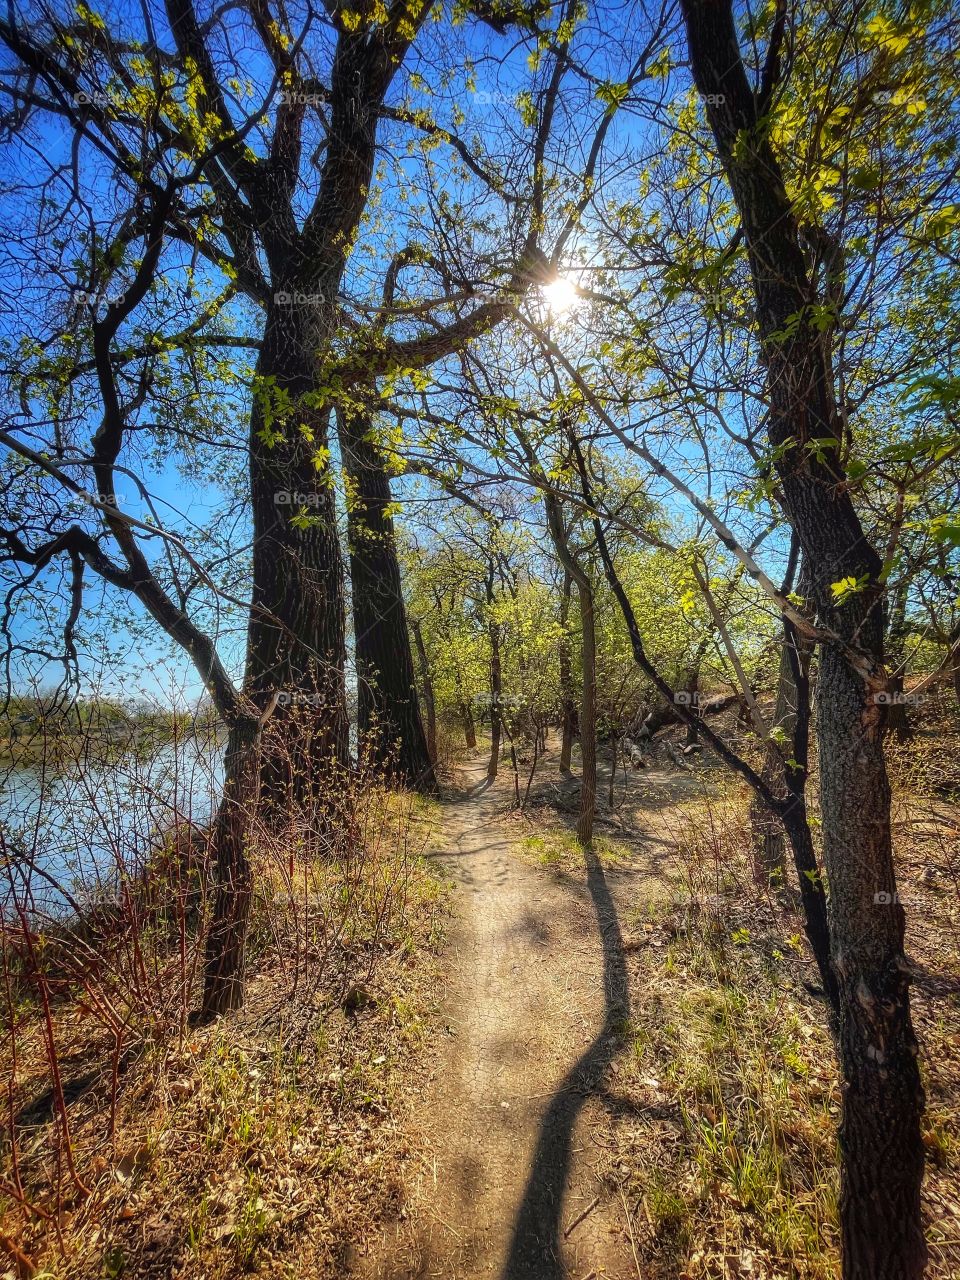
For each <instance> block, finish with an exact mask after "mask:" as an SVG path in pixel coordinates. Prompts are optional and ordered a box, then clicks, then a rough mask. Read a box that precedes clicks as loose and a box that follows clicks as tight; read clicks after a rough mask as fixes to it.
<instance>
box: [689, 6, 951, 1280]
mask: <svg viewBox="0 0 960 1280" xmlns="http://www.w3.org/2000/svg"><path fill="white" fill-rule="evenodd" d="M681 8H682V11H683V16H684V20H685V23H686V28H687V35H688V49H689V56H690V60H691V65H692V68H693V74H694V78H695V80H696V83H697V88H698V89H699V91H700V93H701V95H702V97H703V99H704V103H705V107H706V112H707V117H708V119H709V122H710V126H711V129H712V131H713V134H714V138H715V139H716V143H717V149H718V152H719V154H720V158H721V160H722V161H723V165H724V168H725V170H726V173H727V177H728V179H729V181H730V185H731V188H732V190H733V195H734V198H735V200H736V204H737V207H738V210H739V213H740V217H741V221H742V225H743V231H744V237H745V241H746V245H747V249H748V254H749V259H750V267H751V272H752V276H753V287H754V293H755V297H756V303H757V323H758V325H759V329H760V337H761V342H762V352H763V358H764V361H765V363H766V367H767V387H768V395H769V415H768V426H767V431H768V436H769V440H770V443H771V445H772V446H773V447H774V448H775V449H777V450H778V451H779V452H778V455H777V463H776V465H777V471H778V475H779V480H780V484H781V488H782V491H783V495H784V502H785V505H786V510H787V515H788V517H789V520H790V523H791V525H792V526H793V528H794V530H795V532H796V534H797V536H798V538H799V541H800V544H801V548H802V550H803V553H804V557H805V560H806V563H807V565H808V566H809V570H810V573H811V586H812V594H813V597H814V600H815V603H816V606H817V612H818V616H819V618H820V620H821V622H822V623H823V624H824V625H825V626H827V627H829V628H830V629H831V630H832V631H833V632H834V634H835V635H837V637H838V640H837V641H832V642H829V643H825V644H823V645H821V652H820V666H819V686H818V696H817V713H816V725H817V741H818V746H819V754H820V799H821V812H822V820H823V857H824V864H825V867H826V871H827V876H828V879H829V885H830V909H831V915H830V933H831V952H832V960H833V969H834V972H835V974H836V978H837V982H838V985H839V991H840V1014H839V1019H838V1026H837V1029H836V1030H837V1045H838V1050H839V1057H840V1063H841V1070H842V1072H843V1078H844V1100H843V1119H842V1124H841V1131H840V1140H841V1148H842V1154H843V1169H842V1182H841V1237H842V1255H843V1273H844V1277H845V1280H917V1278H918V1277H920V1276H922V1274H923V1271H924V1268H925V1263H926V1247H925V1244H924V1238H923V1228H922V1223H921V1216H920V1185H921V1180H922V1176H923V1161H924V1153H923V1143H922V1140H921V1133H920V1120H921V1115H922V1112H923V1102H924V1099H923V1089H922V1087H921V1082H920V1073H919V1069H918V1064H917V1042H916V1037H915V1035H914V1032H913V1025H912V1022H911V1017H910V997H909V976H908V968H907V964H906V960H905V958H904V954H903V936H904V913H903V910H902V908H901V907H900V905H899V903H898V900H897V891H896V877H895V874H894V867H893V856H892V848H891V837H890V788H889V784H888V781H887V773H886V767H885V764H884V758H883V744H882V729H883V707H882V706H879V705H878V704H877V701H876V696H875V694H874V692H873V688H875V687H879V686H880V685H881V683H882V681H883V678H884V675H883V607H882V598H883V587H882V582H881V563H880V557H879V556H878V555H877V553H876V551H875V549H874V548H873V547H872V546H871V545H870V544H869V542H868V541H867V539H866V538H865V536H864V532H863V528H862V527H861V524H860V521H859V519H858V517H857V513H856V511H855V509H854V507H853V503H852V500H851V497H850V492H849V488H848V486H847V484H846V482H845V480H846V478H845V475H844V471H843V467H842V465H841V463H840V461H839V459H838V458H837V456H836V454H835V452H834V451H833V450H832V449H831V448H830V447H829V446H827V447H826V448H824V449H823V451H822V452H819V453H818V452H814V451H812V450H809V449H808V448H807V447H806V446H807V445H808V444H809V442H810V441H812V440H817V441H819V442H821V443H822V442H823V441H824V440H829V439H838V438H841V437H842V434H843V432H842V429H841V428H840V426H839V425H838V423H837V421H836V412H835V407H834V403H833V386H832V381H831V378H832V374H831V371H830V369H829V367H828V365H827V362H826V343H825V341H824V335H823V334H822V333H820V332H818V331H817V329H816V326H815V325H814V324H813V323H812V321H811V319H810V308H812V307H813V306H815V304H816V303H817V301H818V295H817V294H816V291H815V290H814V288H813V286H812V283H811V281H810V279H809V277H808V275H807V270H806V265H805V260H804V255H803V250H802V247H801V244H800V236H799V231H798V228H797V223H796V218H795V214H794V211H793V209H792V206H791V203H790V199H789V197H788V195H787V192H786V189H785V187H784V183H783V178H782V175H781V172H780V169H779V165H778V162H777V158H776V155H775V153H774V151H773V148H772V146H771V143H770V136H769V132H768V131H767V130H766V129H764V128H763V127H762V124H761V122H760V118H761V116H762V114H763V112H764V111H765V110H766V109H767V99H768V97H769V93H770V92H772V89H773V87H774V86H775V83H776V80H777V74H778V58H777V56H776V52H775V53H774V56H772V57H768V60H767V66H766V69H765V74H764V82H765V84H764V87H763V88H762V89H761V91H760V92H759V93H757V92H755V91H754V89H753V87H752V86H751V84H750V83H749V81H748V78H747V75H746V71H745V69H744V66H743V62H742V59H741V55H740V47H739V40H738V36H737V30H736V23H735V19H734V14H733V9H732V4H731V0H681ZM784 16H785V11H784ZM777 32H779V34H777ZM782 34H783V24H782V20H781V22H779V23H775V24H774V35H773V40H774V41H777V40H778V39H779V38H780V37H782ZM848 578H849V579H852V580H853V581H855V582H858V583H863V584H864V586H863V589H860V590H857V591H856V592H854V593H852V594H851V595H850V596H849V597H848V598H846V599H843V600H841V601H839V602H838V601H837V600H835V599H834V596H833V592H832V591H831V584H832V583H834V582H837V581H839V580H842V579H848ZM854 646H855V647H856V648H857V650H858V651H859V652H860V653H861V654H862V655H863V657H862V658H857V659H856V660H854V658H852V656H851V652H850V650H851V648H853V647H854ZM871 680H872V681H874V682H875V684H874V685H873V686H871Z"/></svg>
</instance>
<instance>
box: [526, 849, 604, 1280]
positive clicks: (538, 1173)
mask: <svg viewBox="0 0 960 1280" xmlns="http://www.w3.org/2000/svg"><path fill="white" fill-rule="evenodd" d="M584 859H585V862H586V872H587V888H588V889H589V891H590V897H591V899H592V901H593V909H594V912H595V914H596V918H597V926H598V928H599V931H600V937H601V940H602V943H603V987H604V1004H605V1016H604V1021H603V1026H602V1027H601V1029H600V1031H599V1033H598V1034H597V1035H596V1037H595V1038H594V1039H593V1041H592V1042H591V1043H590V1045H589V1046H588V1048H587V1049H586V1050H585V1051H584V1052H583V1053H582V1054H581V1056H580V1057H579V1058H578V1059H577V1061H576V1062H575V1063H574V1065H573V1067H571V1069H570V1070H569V1071H568V1072H567V1074H566V1076H565V1077H564V1078H563V1081H562V1082H561V1084H560V1086H559V1088H558V1089H557V1091H556V1092H555V1093H554V1095H553V1097H552V1098H551V1100H550V1103H549V1105H548V1106H547V1109H546V1111H545V1113H544V1115H543V1119H542V1120H541V1122H540V1133H539V1136H538V1139H537V1145H536V1148H535V1150H534V1155H533V1162H532V1165H531V1169H530V1175H529V1177H528V1178H527V1183H526V1186H525V1187H524V1192H523V1199H522V1201H521V1203H520V1208H519V1210H518V1212H517V1216H516V1220H515V1222H514V1225H513V1233H512V1238H511V1242H510V1252H509V1254H508V1256H507V1261H506V1265H505V1266H504V1269H503V1272H502V1275H501V1280H564V1277H565V1276H566V1269H565V1268H564V1265H563V1262H562V1260H561V1250H560V1245H561V1225H560V1223H561V1213H562V1211H563V1193H564V1189H565V1187H566V1183H567V1177H568V1175H569V1172H570V1156H571V1148H572V1143H573V1131H574V1128H575V1126H576V1122H577V1117H578V1116H579V1114H580V1111H581V1109H582V1107H583V1105H584V1103H585V1102H586V1101H587V1099H588V1098H589V1097H591V1096H592V1095H595V1094H597V1093H598V1092H599V1091H600V1089H601V1087H602V1084H603V1079H604V1076H605V1074H606V1071H607V1068H608V1067H609V1066H610V1063H611V1062H612V1061H613V1059H614V1058H615V1057H616V1055H617V1052H618V1050H619V1048H620V1045H621V1043H622V1038H623V1022H624V1019H625V1018H626V1017H627V1013H628V1011H629V988H628V980H627V964H626V958H625V955H624V950H623V938H622V935H621V933H620V922H619V920H618V919H617V912H616V908H615V906H614V903H613V898H612V897H611V895H610V890H609V888H608V887H607V882H606V879H605V877H604V874H603V868H602V866H601V865H600V859H599V858H598V857H597V855H596V854H595V853H593V852H585V854H584Z"/></svg>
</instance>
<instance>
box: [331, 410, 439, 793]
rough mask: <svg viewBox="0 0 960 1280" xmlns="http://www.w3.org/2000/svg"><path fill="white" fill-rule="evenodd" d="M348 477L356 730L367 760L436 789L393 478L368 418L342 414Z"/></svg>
mask: <svg viewBox="0 0 960 1280" xmlns="http://www.w3.org/2000/svg"><path fill="white" fill-rule="evenodd" d="M337 421H338V423H339V436H340V448H341V454H342V457H343V462H344V467H345V470H346V473H347V479H348V490H349V492H348V495H347V542H348V546H349V550H350V582H351V586H352V598H353V630H354V646H355V659H356V667H357V685H358V689H357V700H358V717H357V720H358V730H359V734H360V739H361V742H362V744H363V749H364V751H365V752H366V754H367V756H368V758H370V759H372V760H373V762H375V763H377V764H380V765H381V766H382V767H384V768H385V769H388V770H389V771H390V772H391V773H392V774H394V775H395V776H397V777H398V778H399V779H400V780H401V781H402V782H404V783H405V784H406V785H407V786H410V787H413V788H414V789H415V790H417V791H422V792H425V793H426V794H430V795H432V794H435V793H436V791H437V780H436V777H435V775H434V771H433V760H432V759H431V755H430V751H429V749H428V746H427V738H426V734H425V733H424V728H423V721H422V720H421V718H420V704H419V700H418V698H417V690H416V683H415V680H414V673H413V653H412V651H411V648H410V639H409V634H408V631H407V611H406V606H405V605H404V601H403V587H402V583H401V580H400V562H399V560H398V559H397V547H396V539H395V536H394V529H393V519H392V517H391V515H390V501H391V495H390V480H389V477H388V476H387V472H386V468H385V467H384V465H383V460H382V458H381V456H380V453H379V452H378V450H377V447H376V444H375V443H374V442H373V441H372V440H371V439H370V438H369V430H370V422H369V419H367V418H366V417H359V418H356V417H351V416H350V415H348V414H347V413H338V415H337Z"/></svg>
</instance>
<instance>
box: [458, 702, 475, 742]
mask: <svg viewBox="0 0 960 1280" xmlns="http://www.w3.org/2000/svg"><path fill="white" fill-rule="evenodd" d="M460 717H461V719H462V720H463V739H464V742H465V743H466V744H467V750H468V751H475V750H476V746H477V726H476V725H475V724H474V722H473V712H472V710H471V709H470V703H469V702H464V703H463V704H462V706H461V707H460Z"/></svg>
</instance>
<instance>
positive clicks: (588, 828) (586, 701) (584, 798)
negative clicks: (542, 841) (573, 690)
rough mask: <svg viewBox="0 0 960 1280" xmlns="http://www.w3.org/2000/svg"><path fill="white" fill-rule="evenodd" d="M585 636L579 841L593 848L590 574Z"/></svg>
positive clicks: (583, 587) (582, 586)
mask: <svg viewBox="0 0 960 1280" xmlns="http://www.w3.org/2000/svg"><path fill="white" fill-rule="evenodd" d="M577 595H578V597H579V603H580V632H581V636H582V649H583V658H582V669H583V692H582V694H581V697H580V762H581V772H580V782H581V785H580V815H579V817H578V818H577V841H578V843H579V844H580V845H582V846H583V848H584V849H589V848H590V845H591V842H592V840H593V823H594V819H595V818H596V813H597V629H596V614H595V611H594V597H593V584H592V583H591V581H590V579H589V578H588V577H587V575H586V574H583V577H582V579H578V581H577Z"/></svg>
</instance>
